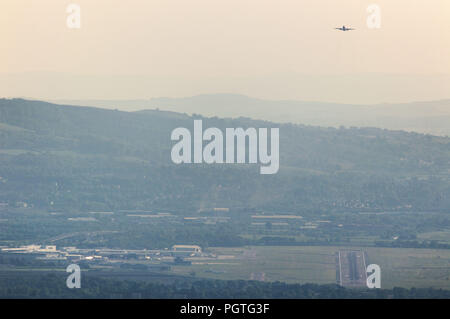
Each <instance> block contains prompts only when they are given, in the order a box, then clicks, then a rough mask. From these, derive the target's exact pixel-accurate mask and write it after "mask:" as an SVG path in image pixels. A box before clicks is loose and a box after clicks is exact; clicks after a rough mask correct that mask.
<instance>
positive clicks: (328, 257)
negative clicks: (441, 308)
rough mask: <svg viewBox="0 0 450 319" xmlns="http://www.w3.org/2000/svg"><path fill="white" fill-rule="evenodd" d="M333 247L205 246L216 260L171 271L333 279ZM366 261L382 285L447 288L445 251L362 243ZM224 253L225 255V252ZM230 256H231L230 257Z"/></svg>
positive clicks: (449, 271)
mask: <svg viewBox="0 0 450 319" xmlns="http://www.w3.org/2000/svg"><path fill="white" fill-rule="evenodd" d="M347 248H354V249H361V248H360V247H333V246H252V247H245V248H210V249H209V251H210V252H213V253H215V254H217V256H218V257H220V256H222V258H223V259H222V258H218V259H217V260H214V261H211V260H204V261H202V260H193V261H192V262H193V264H192V266H175V267H172V270H173V272H175V273H176V274H181V275H189V274H191V275H193V273H192V272H195V276H196V277H201V278H215V279H231V280H233V279H245V280H248V279H250V278H251V273H254V274H256V273H264V276H265V277H264V279H265V280H266V281H283V282H288V283H318V284H326V283H336V262H335V253H336V252H337V251H338V250H339V249H347ZM362 249H364V250H365V251H366V253H367V255H368V260H367V263H375V264H378V265H379V266H380V267H381V285H382V288H393V287H396V286H397V287H405V288H410V287H434V288H444V289H450V250H435V249H412V248H411V249H410V248H375V247H364V248H362ZM227 256H228V257H227ZM231 256H234V258H232V257H231Z"/></svg>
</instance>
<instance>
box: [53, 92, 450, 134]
mask: <svg viewBox="0 0 450 319" xmlns="http://www.w3.org/2000/svg"><path fill="white" fill-rule="evenodd" d="M57 102H58V103H65V104H75V105H89V106H98V107H105V108H119V109H120V108H122V107H126V108H131V109H134V110H141V109H147V108H151V109H155V108H159V109H161V110H168V111H174V112H182V113H188V114H193V113H196V114H201V115H204V116H218V117H240V116H243V117H250V118H254V119H261V120H268V121H275V122H282V123H287V122H291V123H299V124H307V125H318V126H332V127H339V126H346V127H351V126H354V127H378V128H386V129H392V130H405V131H414V132H420V133H428V134H434V135H447V136H450V100H441V101H425V102H414V103H403V104H377V105H349V104H336V103H321V102H305V101H288V100H281V101H275V100H273V101H272V100H262V99H255V98H250V97H247V96H244V95H236V94H210V95H198V96H193V97H186V98H154V99H150V100H65V101H57Z"/></svg>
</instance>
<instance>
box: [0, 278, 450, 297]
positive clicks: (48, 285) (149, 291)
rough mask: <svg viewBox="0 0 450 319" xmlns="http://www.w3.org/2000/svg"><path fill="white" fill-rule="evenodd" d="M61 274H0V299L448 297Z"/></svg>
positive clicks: (415, 291)
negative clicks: (76, 282) (75, 283)
mask: <svg viewBox="0 0 450 319" xmlns="http://www.w3.org/2000/svg"><path fill="white" fill-rule="evenodd" d="M65 280H66V277H65V276H64V275H57V274H47V275H39V276H25V277H20V278H19V277H14V278H11V277H2V276H0V298H146V299H147V298H162V299H167V298H168V299H173V298H177V299H184V298H186V299H202V298H207V299H217V298H223V299H233V298H237V299H247V298H250V299H251V298H272V299H278V298H283V299H313V298H320V299H330V298H340V299H341V298H370V299H373V298H377V299H378V298H433V299H438V298H446V299H448V298H450V291H448V290H441V289H416V288H412V289H404V288H394V289H392V290H389V289H346V288H343V287H340V286H337V285H316V284H304V285H301V284H285V283H281V282H271V283H264V282H258V281H244V280H239V281H231V280H227V281H221V280H197V281H193V282H175V283H172V284H161V283H152V282H136V281H126V280H113V279H104V278H95V277H87V278H86V279H83V280H82V286H81V288H80V289H68V288H67V287H66V285H65Z"/></svg>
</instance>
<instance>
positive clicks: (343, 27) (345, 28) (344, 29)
mask: <svg viewBox="0 0 450 319" xmlns="http://www.w3.org/2000/svg"><path fill="white" fill-rule="evenodd" d="M335 29H336V30H340V31H351V30H355V29H352V28H347V27H346V26H345V25H343V26H342V28H335Z"/></svg>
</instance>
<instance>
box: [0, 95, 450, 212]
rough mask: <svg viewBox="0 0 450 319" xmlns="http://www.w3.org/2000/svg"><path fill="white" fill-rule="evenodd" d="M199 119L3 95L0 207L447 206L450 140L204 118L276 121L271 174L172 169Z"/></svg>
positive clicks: (218, 123) (255, 169)
mask: <svg viewBox="0 0 450 319" xmlns="http://www.w3.org/2000/svg"><path fill="white" fill-rule="evenodd" d="M236 98H238V99H239V98H240V97H236ZM206 100H208V99H206ZM286 103H287V102H286ZM205 105H206V102H205ZM221 106H222V105H221ZM215 107H217V105H216V106H215ZM255 107H256V106H255ZM197 118H198V116H197ZM193 119H194V117H192V116H189V115H187V114H182V113H174V112H167V111H158V110H150V111H141V112H122V111H115V110H107V109H100V108H93V107H80V106H67V105H56V104H51V103H47V102H40V101H28V100H23V99H1V100H0V177H1V178H0V202H6V203H8V204H10V205H16V203H17V202H27V203H28V204H29V205H33V206H34V207H41V208H45V209H60V210H65V209H75V210H87V209H89V210H103V209H104V210H109V209H149V208H151V207H160V208H161V207H162V208H167V209H175V210H197V209H200V208H203V207H230V208H236V209H249V210H251V209H258V210H268V211H270V210H279V211H305V210H306V211H324V212H326V211H327V210H330V209H332V210H385V209H388V210H448V208H449V207H450V198H449V196H448V194H449V193H450V180H449V174H450V163H449V161H450V138H448V137H438V136H431V135H424V134H417V133H406V132H402V131H389V130H382V129H376V128H361V129H358V128H351V129H344V128H341V129H336V128H322V127H313V126H305V125H294V124H277V123H273V122H264V121H258V120H252V119H248V118H236V119H221V118H216V117H215V118H203V122H204V127H205V128H206V127H219V128H222V129H224V128H225V127H244V128H246V127H279V128H280V170H279V173H278V174H275V175H271V176H264V175H260V174H259V166H255V165H206V164H205V165H175V164H173V163H172V162H171V159H170V150H171V147H172V145H173V142H172V141H170V133H171V131H172V130H173V129H174V128H176V127H188V128H192V125H193Z"/></svg>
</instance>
